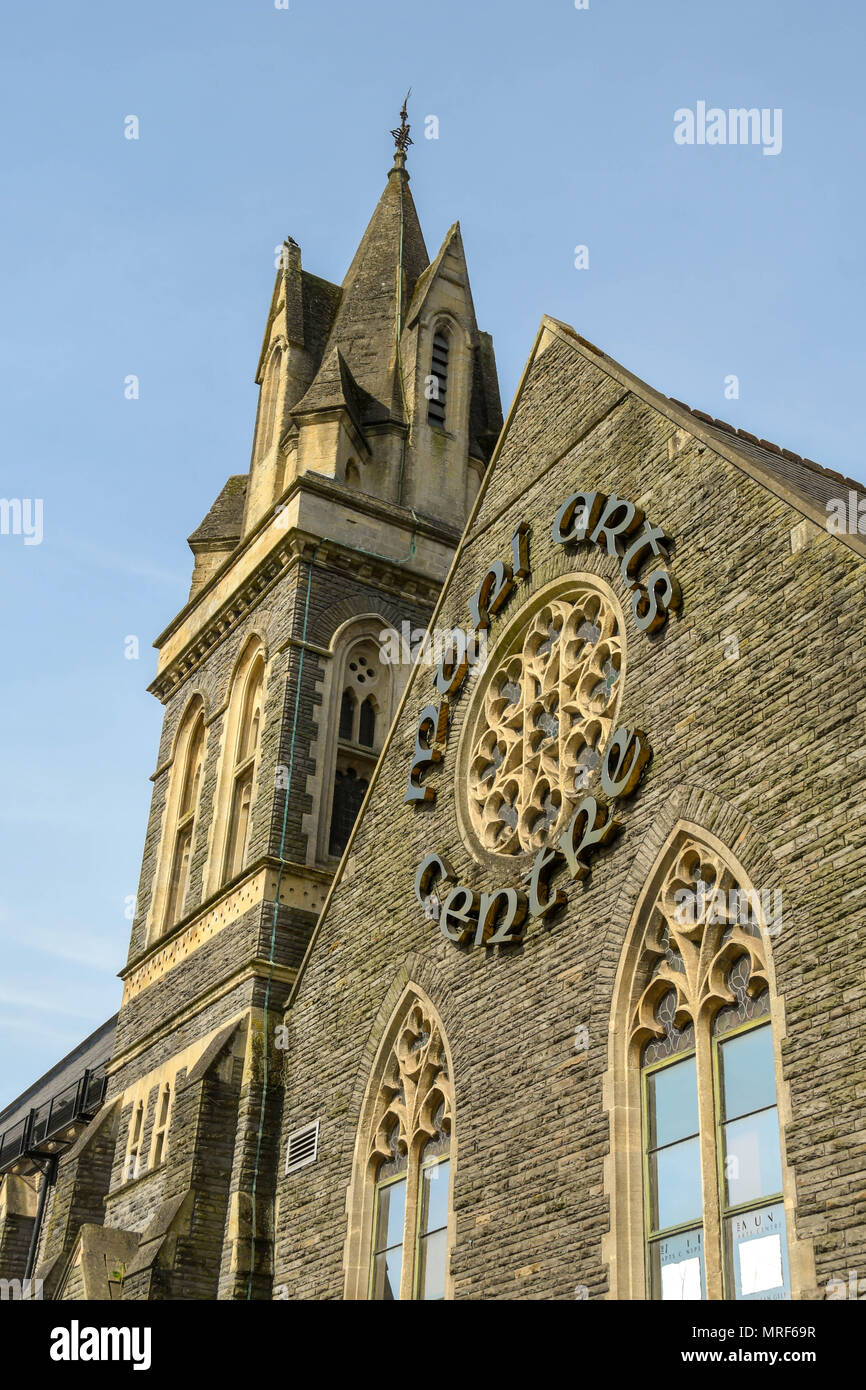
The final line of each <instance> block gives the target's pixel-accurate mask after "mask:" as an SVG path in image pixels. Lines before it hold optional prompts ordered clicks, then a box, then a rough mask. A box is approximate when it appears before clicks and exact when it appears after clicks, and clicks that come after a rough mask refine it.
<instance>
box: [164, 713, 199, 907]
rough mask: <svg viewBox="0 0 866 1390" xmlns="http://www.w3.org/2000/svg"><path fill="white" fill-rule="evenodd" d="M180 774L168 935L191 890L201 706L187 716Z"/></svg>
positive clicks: (180, 741) (179, 751)
mask: <svg viewBox="0 0 866 1390" xmlns="http://www.w3.org/2000/svg"><path fill="white" fill-rule="evenodd" d="M178 755H179V758H180V761H179V763H178V767H179V770H180V772H181V777H182V781H181V785H180V796H179V804H178V808H177V814H176V818H175V829H174V837H173V845H172V849H171V869H170V875H169V883H168V897H167V899H166V909H165V920H164V923H163V926H164V930H166V931H168V930H169V928H170V927H173V926H174V924H175V922H177V921H178V920H179V919H180V918H181V917H182V916H183V907H184V900H185V898H186V890H187V888H188V887H189V870H190V860H191V859H192V846H193V830H194V828H195V816H196V811H197V809H198V796H199V790H200V787H201V770H202V762H203V760H204V711H203V710H202V708H201V706H200V705H196V706H193V708H192V709H191V711H190V712H189V713H188V715H187V717H186V719H185V721H184V727H183V728H182V730H181V736H180V738H179V739H178V746H177V752H176V757H177V756H178Z"/></svg>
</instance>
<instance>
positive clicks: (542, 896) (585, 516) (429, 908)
mask: <svg viewBox="0 0 866 1390" xmlns="http://www.w3.org/2000/svg"><path fill="white" fill-rule="evenodd" d="M551 539H552V541H553V543H554V544H555V545H561V546H563V547H564V548H566V549H571V548H573V547H575V546H577V545H580V544H582V543H584V542H588V543H589V544H590V545H598V546H599V547H600V548H602V549H603V550H604V551H606V553H607V554H608V555H610V556H611V557H612V558H613V559H615V560H618V561H619V574H620V578H621V580H622V582H623V584H624V585H625V587H626V589H627V590H628V591H629V593H630V595H631V607H632V615H633V618H634V622H635V626H636V627H637V629H638V631H640V632H646V633H650V632H657V631H658V630H659V629H660V628H661V627H662V626H663V625H664V624H665V623H666V622H667V618H668V614H669V612H670V611H671V610H675V609H678V608H679V607H680V604H681V602H682V596H681V593H680V587H679V585H678V584H677V581H676V579H675V578H674V576H673V575H672V574H671V573H670V571H669V570H667V569H666V568H662V567H661V566H659V567H657V568H653V569H652V571H651V572H650V574H649V575H648V576H647V578H646V579H645V580H641V579H640V578H639V572H640V568H641V564H642V563H643V559H645V558H646V556H647V554H650V555H652V557H653V558H654V559H655V560H662V561H664V562H665V564H666V563H667V559H668V553H667V548H666V544H665V536H664V532H663V531H662V530H661V529H660V528H659V527H657V526H653V525H651V524H650V522H649V521H647V519H646V517H645V516H644V514H643V512H642V511H641V510H640V508H639V507H637V506H635V504H634V503H633V502H629V501H627V500H626V499H624V498H621V497H617V496H616V495H615V494H614V493H611V495H610V496H607V495H606V494H605V493H602V492H573V493H571V494H570V496H568V497H567V498H566V499H565V501H564V502H563V503H562V505H561V506H560V507H559V508H558V510H557V512H556V515H555V517H554V519H553V524H552V527H551ZM529 574H530V564H529V525H528V523H527V522H521V523H520V525H519V526H518V527H517V529H516V531H515V532H514V535H513V536H512V538H511V556H510V559H509V561H507V562H506V561H504V560H494V561H493V562H492V564H490V565H489V566H488V568H487V569H486V570H485V572H484V575H483V576H482V579H481V582H480V584H479V585H478V588H477V589H476V590H475V593H474V594H473V595H472V597H471V598H470V600H469V617H470V622H471V628H470V633H469V637H470V638H471V637H472V636H473V635H477V634H478V633H479V632H483V631H486V630H487V629H488V628H489V626H490V619H491V617H493V616H494V615H495V614H496V613H498V612H499V611H500V609H502V608H503V607H504V606H505V604H506V603H507V602H508V600H509V599H510V597H511V595H512V594H513V593H514V592H515V589H516V587H517V581H518V580H521V579H526V578H528V576H529ZM464 638H466V634H465V633H463V631H462V630H461V629H455V631H454V633H453V634H452V637H451V639H450V640H449V642H448V644H447V645H446V649H445V652H444V654H443V657H442V660H441V662H440V664H439V667H438V669H437V671H436V673H435V675H434V678H433V682H434V686H435V690H436V696H437V700H436V702H435V703H433V704H429V705H427V706H426V708H425V709H423V710H422V711H421V714H420V716H419V719H418V726H417V730H416V736H415V750H414V753H413V755H412V765H411V767H410V770H409V784H408V787H407V790H406V795H405V798H404V800H406V801H412V802H425V803H427V804H429V803H431V802H433V801H435V799H436V790H435V788H434V787H432V786H430V785H428V784H427V783H425V782H424V781H423V780H422V778H423V777H424V775H425V774H426V773H427V772H428V771H429V769H430V768H431V767H435V766H437V765H438V764H439V763H441V761H442V757H443V754H444V751H445V745H446V740H447V737H448V727H449V717H450V712H451V707H452V704H453V703H454V701H455V700H457V698H458V697H459V695H460V692H461V690H462V688H463V684H464V682H465V680H466V676H467V674H468V671H469V666H470V659H469V655H468V653H469V650H470V646H471V642H470V640H461V639H464ZM475 650H477V647H476V648H475ZM651 758H652V751H651V749H650V745H649V740H648V739H647V736H646V734H644V733H642V732H641V731H640V730H639V729H632V728H629V727H627V726H621V727H620V728H617V729H615V730H614V732H613V734H612V736H611V738H610V739H609V741H608V744H607V748H606V750H605V753H604V757H603V759H602V764H601V772H600V791H601V793H603V797H604V798H605V799H601V798H600V797H596V796H593V795H589V794H588V795H587V796H585V797H584V798H583V800H582V801H581V802H580V804H579V805H578V806H577V807H576V809H575V810H574V811H573V812H572V814H571V816H570V818H569V820H568V822H567V824H566V825H565V827H564V828H563V829H562V831H561V832H560V834H559V836H558V837H557V839H556V840H555V841H554V842H553V843H552V844H550V845H546V846H544V847H543V848H542V849H540V850H539V851H538V853H537V854H536V856H535V858H534V860H533V863H532V866H531V868H530V869H529V871H528V873H525V874H524V876H523V878H522V879H521V882H523V883H525V884H526V885H527V889H526V891H525V892H524V891H523V890H522V889H518V888H515V887H512V886H510V885H509V886H505V887H500V888H493V889H492V890H490V891H489V892H483V893H479V892H477V891H476V890H475V889H474V888H470V887H467V886H466V885H465V884H462V883H460V882H459V881H458V877H457V875H456V874H455V872H454V870H453V869H452V867H451V865H450V863H449V862H448V860H446V859H445V858H443V856H442V855H439V854H428V855H427V856H426V858H425V859H424V860H422V862H421V864H420V865H419V867H418V872H417V873H416V875H415V896H416V897H417V899H418V901H419V903H420V904H421V906H422V907H423V908H424V911H425V915H426V916H428V917H430V918H432V919H433V920H434V921H436V922H438V925H439V930H440V931H441V932H442V935H443V936H445V937H447V939H448V940H449V941H452V942H454V943H455V945H471V946H506V945H514V944H515V943H517V942H520V941H521V940H522V939H523V930H524V927H525V923H526V921H527V920H531V919H535V920H541V919H549V918H551V917H553V916H554V915H555V914H556V913H557V912H558V911H560V909H561V908H563V907H564V906H565V903H566V902H567V896H566V894H565V892H564V891H563V890H562V889H561V888H555V887H551V884H550V879H551V877H552V876H553V875H555V874H557V873H562V872H565V873H567V875H568V877H569V878H570V879H571V880H572V881H574V882H582V881H583V880H585V879H586V878H587V877H588V875H589V873H590V868H591V863H590V860H591V857H592V856H593V855H594V854H596V853H597V852H598V850H599V849H601V848H603V847H604V846H606V845H608V844H610V843H611V841H612V840H613V838H614V836H615V835H616V833H617V831H618V829H619V827H620V821H619V820H617V818H616V816H615V814H614V813H615V811H616V809H617V807H618V806H619V804H620V803H621V802H622V801H624V800H625V799H626V798H627V797H630V796H632V795H633V794H634V792H635V791H636V790H637V788H638V786H639V785H640V781H641V778H642V777H643V774H644V771H645V769H646V767H647V765H648V764H649V762H650V759H651Z"/></svg>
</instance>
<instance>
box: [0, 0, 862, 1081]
mask: <svg viewBox="0 0 866 1390" xmlns="http://www.w3.org/2000/svg"><path fill="white" fill-rule="evenodd" d="M289 4H290V8H289V9H288V10H278V9H277V8H276V7H275V5H274V2H273V0H234V3H228V0H210V3H204V0H172V3H168V2H167V0H146V3H143V4H140V5H122V4H117V3H95V2H94V0H91V3H89V4H87V5H84V6H79V5H70V4H68V3H59V2H58V0H42V3H40V4H39V5H30V6H26V5H23V4H19V5H17V6H15V8H14V12H13V11H12V10H11V8H10V7H7V10H6V14H5V17H4V20H3V34H2V40H3V41H2V59H0V63H2V82H0V115H2V119H0V142H2V168H3V186H2V196H3V204H4V213H3V217H2V222H0V265H2V281H3V284H2V302H3V315H2V322H0V355H2V371H0V398H2V411H3V421H4V428H3V434H4V438H3V446H4V447H3V462H2V483H0V492H2V494H3V496H5V497H9V498H13V497H19V498H42V499H43V539H42V543H41V544H39V545H30V546H26V545H25V544H24V541H23V537H22V536H20V535H19V536H15V535H0V573H2V587H0V594H2V614H3V628H2V632H3V651H4V656H5V661H4V664H3V665H4V669H3V679H2V681H0V778H2V785H0V961H2V967H0V1106H2V1105H3V1104H4V1103H6V1101H8V1100H10V1099H11V1098H13V1097H14V1096H15V1094H16V1093H17V1092H18V1091H19V1090H21V1089H23V1088H24V1087H25V1086H26V1085H27V1084H28V1083H29V1082H30V1081H31V1080H33V1079H35V1077H36V1076H37V1075H39V1074H40V1073H41V1072H42V1071H43V1070H45V1069H46V1068H47V1067H48V1066H50V1065H51V1063H52V1062H53V1061H54V1060H55V1059H56V1058H57V1057H59V1056H60V1055H62V1054H63V1053H64V1052H66V1051H68V1050H69V1049H70V1048H71V1047H72V1046H74V1045H75V1043H76V1042H77V1041H78V1040H79V1039H80V1038H81V1037H83V1036H84V1035H85V1034H86V1033H88V1032H90V1031H91V1030H92V1029H93V1028H94V1027H96V1026H97V1025H98V1024H99V1023H100V1022H102V1020H103V1019H104V1018H106V1017H108V1015H109V1014H111V1013H112V1012H114V1010H115V1009H116V1008H117V1005H118V1003H119V997H120V986H119V982H118V980H117V978H116V972H117V970H118V969H119V968H120V967H121V966H122V964H123V962H124V959H125V955H126V948H127V938H128V930H129V923H128V921H127V920H126V919H125V916H124V908H125V903H126V900H127V898H128V897H130V896H131V895H134V894H135V892H136V889H137V886H138V871H139V862H140V855H141V849H142V843H143V836H144V830H145V823H146V818H147V812H148V806H149V800H150V783H149V781H148V778H149V776H150V774H151V772H152V771H153V769H154V765H155V757H156V746H157V739H158V734H159V726H160V713H161V710H160V706H159V705H158V703H157V702H156V701H155V700H154V699H153V697H152V696H150V695H148V694H147V692H146V686H147V684H148V682H149V681H150V680H151V679H152V676H153V673H154V670H155V653H154V652H153V651H152V648H151V645H150V644H151V641H152V639H153V637H154V636H155V635H156V634H157V633H158V632H160V631H161V630H162V629H163V627H165V625H166V624H167V622H168V621H169V619H170V618H171V617H172V616H173V614H174V613H175V612H176V611H177V610H178V609H179V608H180V607H181V606H182V604H183V603H184V602H185V600H186V596H187V592H188V586H189V576H190V570H191V555H190V553H189V550H188V547H187V545H186V542H185V538H186V536H187V535H188V534H189V533H190V532H191V531H192V530H193V529H194V527H195V526H196V525H197V524H198V522H199V521H200V520H201V518H202V516H203V515H204V514H205V512H206V511H207V509H208V507H209V505H210V503H211V502H212V500H213V498H214V497H215V496H216V494H217V492H218V491H219V489H220V488H221V486H222V484H223V482H224V481H225V479H226V477H227V476H228V475H229V474H230V473H237V472H239V471H242V470H243V469H246V467H247V466H248V462H249V449H250V441H251V433H252V423H253V417H254V411H255V387H254V384H253V374H254V371H255V365H256V359H257V355H258V351H259V347H260V343H261V336H262V331H263V327H264V319H265V315H266V311H267V307H268V302H269V297H270V293H271V288H272V283H273V277H274V248H275V246H276V245H277V244H278V243H279V242H280V241H281V240H282V238H283V237H284V236H285V235H286V234H287V233H291V235H292V236H294V238H295V240H296V241H298V242H299V243H300V244H301V247H302V252H303V258H304V265H305V266H306V268H307V269H309V270H311V271H313V272H315V273H317V274H319V275H322V276H325V277H327V278H328V279H332V280H336V281H339V280H341V279H342V277H343V275H344V273H345V270H346V268H347V266H348V264H349V261H350V260H351V257H352V254H353V252H354V250H355V247H356V245H357V242H358V240H359V238H360V235H361V233H362V231H363V228H364V226H365V225H366V222H367V220H368V218H369V215H370V213H371V211H372V209H373V206H374V204H375V202H376V200H377V198H378V196H379V194H380V192H381V189H382V187H383V186H384V181H385V176H386V172H387V169H388V167H389V164H390V162H391V141H390V137H389V135H388V131H389V129H390V127H392V126H393V125H395V124H396V123H397V118H398V111H399V106H400V101H401V99H402V96H403V93H404V91H405V90H406V88H407V87H408V86H409V85H411V86H412V89H413V96H412V99H411V103H410V116H411V118H412V120H413V123H414V129H413V134H414V136H415V139H416V143H415V145H414V147H413V149H412V150H411V151H410V163H409V167H410V171H411V173H412V189H413V192H414V195H415V198H416V202H417V204H418V209H419V213H420V216H421V220H422V225H423V227H424V231H425V235H426V239H427V243H428V249H429V250H430V253H431V255H432V254H434V252H435V250H436V248H437V247H438V245H439V243H440V241H441V239H442V237H443V235H444V233H445V231H446V230H447V228H448V226H449V225H450V223H451V222H452V221H454V220H455V219H458V218H459V219H460V221H461V225H462V228H463V234H464V240H465V244H466V249H467V255H468V258H469V268H470V275H471V277H472V286H473V292H474V296H475V303H476V309H477V313H478V318H479V322H480V324H481V326H482V327H483V328H486V329H488V330H489V331H490V332H492V333H493V335H494V340H495V344H496V350H497V357H498V362H499V369H500V379H501V385H502V394H503V400H504V402H505V403H506V405H507V403H508V401H509V400H510V398H511V395H512V394H513V391H514V388H515V386H516V384H517V380H518V378H519V374H520V371H521V368H522V365H523V363H524V361H525V359H526V357H527V355H528V352H529V349H530V346H531V343H532V339H533V336H534V333H535V329H536V327H537V325H538V321H539V319H540V317H541V315H542V313H550V314H553V315H555V316H556V317H558V318H561V319H564V320H565V321H566V322H569V323H571V324H573V325H574V326H575V327H576V328H577V329H578V330H579V331H580V332H581V333H582V334H583V335H584V336H585V337H587V338H589V339H590V340H591V341H593V342H595V343H597V344H598V345H599V346H600V347H602V348H604V349H605V351H607V352H609V353H610V354H611V355H612V356H613V357H615V358H617V359H618V360H619V361H621V362H622V363H623V364H624V365H626V366H627V367H628V368H630V369H631V370H632V371H634V372H636V373H637V374H638V375H640V376H642V377H644V378H645V379H646V380H647V381H649V382H650V383H651V384H652V385H653V386H655V387H658V388H659V389H660V390H662V391H665V392H667V393H669V394H672V395H674V396H676V397H678V398H679V399H681V400H684V401H687V402H688V403H689V404H691V405H695V406H698V407H700V408H702V409H704V410H707V411H709V412H710V413H712V414H714V415H719V416H721V417H722V418H723V419H727V420H730V421H732V422H733V423H734V424H738V425H743V426H744V427H745V428H747V429H750V430H752V431H754V432H755V433H756V434H758V435H761V436H763V437H765V438H768V439H772V440H775V441H777V442H778V443H781V444H783V445H785V446H787V447H789V448H792V449H795V450H797V451H798V452H800V453H803V454H806V455H808V456H809V457H811V458H815V459H817V460H818V461H819V462H821V463H823V464H825V465H827V466H829V467H832V468H836V469H838V470H839V471H841V472H842V473H844V474H847V475H850V476H854V477H856V478H859V479H864V480H866V464H864V460H863V456H862V449H861V437H862V432H861V429H860V418H859V417H860V408H861V407H860V402H861V399H862V379H863V375H864V368H866V362H864V345H863V344H864V339H863V334H862V317H863V292H862V235H863V233H862V228H863V225H864V207H863V202H864V194H863V179H862V152H863V149H864V146H866V130H864V125H866V121H864V103H863V100H862V88H863V84H862V54H863V50H864V28H866V23H864V16H863V7H862V6H861V5H859V4H858V3H857V2H856V0H845V2H844V3H840V2H839V0H836V3H832V0H831V2H830V3H824V4H822V5H820V6H818V5H814V4H806V3H803V0H758V2H757V3H756V0H729V3H727V4H725V5H717V6H712V7H710V6H706V5H697V4H695V3H694V0H658V3H656V4H648V3H646V0H619V2H618V3H617V2H616V0H590V8H589V9H588V10H576V9H575V6H574V0H535V3H529V0H521V2H518V0H497V3H496V4H495V5H494V4H492V3H485V4H481V3H477V2H476V3H474V4H471V3H466V0H437V4H435V5H427V4H423V5H422V4H411V3H409V0H401V2H400V3H398V2H397V0H367V2H366V3H358V0H289ZM699 101H705V102H706V103H707V104H708V106H718V107H721V108H723V109H728V108H731V107H740V106H745V107H753V106H754V107H758V108H761V109H763V108H767V109H771V110H775V109H776V108H778V109H781V111H782V113H783V125H782V131H783V141H782V149H781V152H780V153H779V154H778V155H776V156H772V155H771V156H767V155H764V154H763V153H762V150H761V148H760V147H757V146H734V145H724V146H710V145H697V144H696V145H692V146H683V145H677V144H676V143H675V142H674V138H673V134H674V112H675V111H676V110H678V109H680V108H691V109H692V110H694V109H695V108H696V106H697V103H698V102H699ZM129 115H135V116H137V117H138V119H139V122H140V138H139V139H138V140H137V141H132V140H127V139H125V138H124V119H125V117H127V116H129ZM428 115H435V116H437V117H438V119H439V138H438V140H428V139H425V137H424V118H425V117H426V116H428ZM577 245H585V246H587V247H588V248H589V268H588V269H586V270H577V269H575V266H574V259H575V256H574V250H575V247H576V246H577ZM130 374H135V375H136V376H138V378H139V381H140V397H139V399H138V400H127V399H125V397H124V380H125V378H126V377H127V376H128V375H130ZM732 374H734V375H736V376H737V377H738V379H739V399H738V400H730V399H726V398H725V378H726V377H728V376H730V375H732ZM131 635H134V636H137V637H138V639H139V643H140V657H139V659H138V660H127V659H126V658H125V656H124V646H125V639H126V638H127V637H128V636H131Z"/></svg>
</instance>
